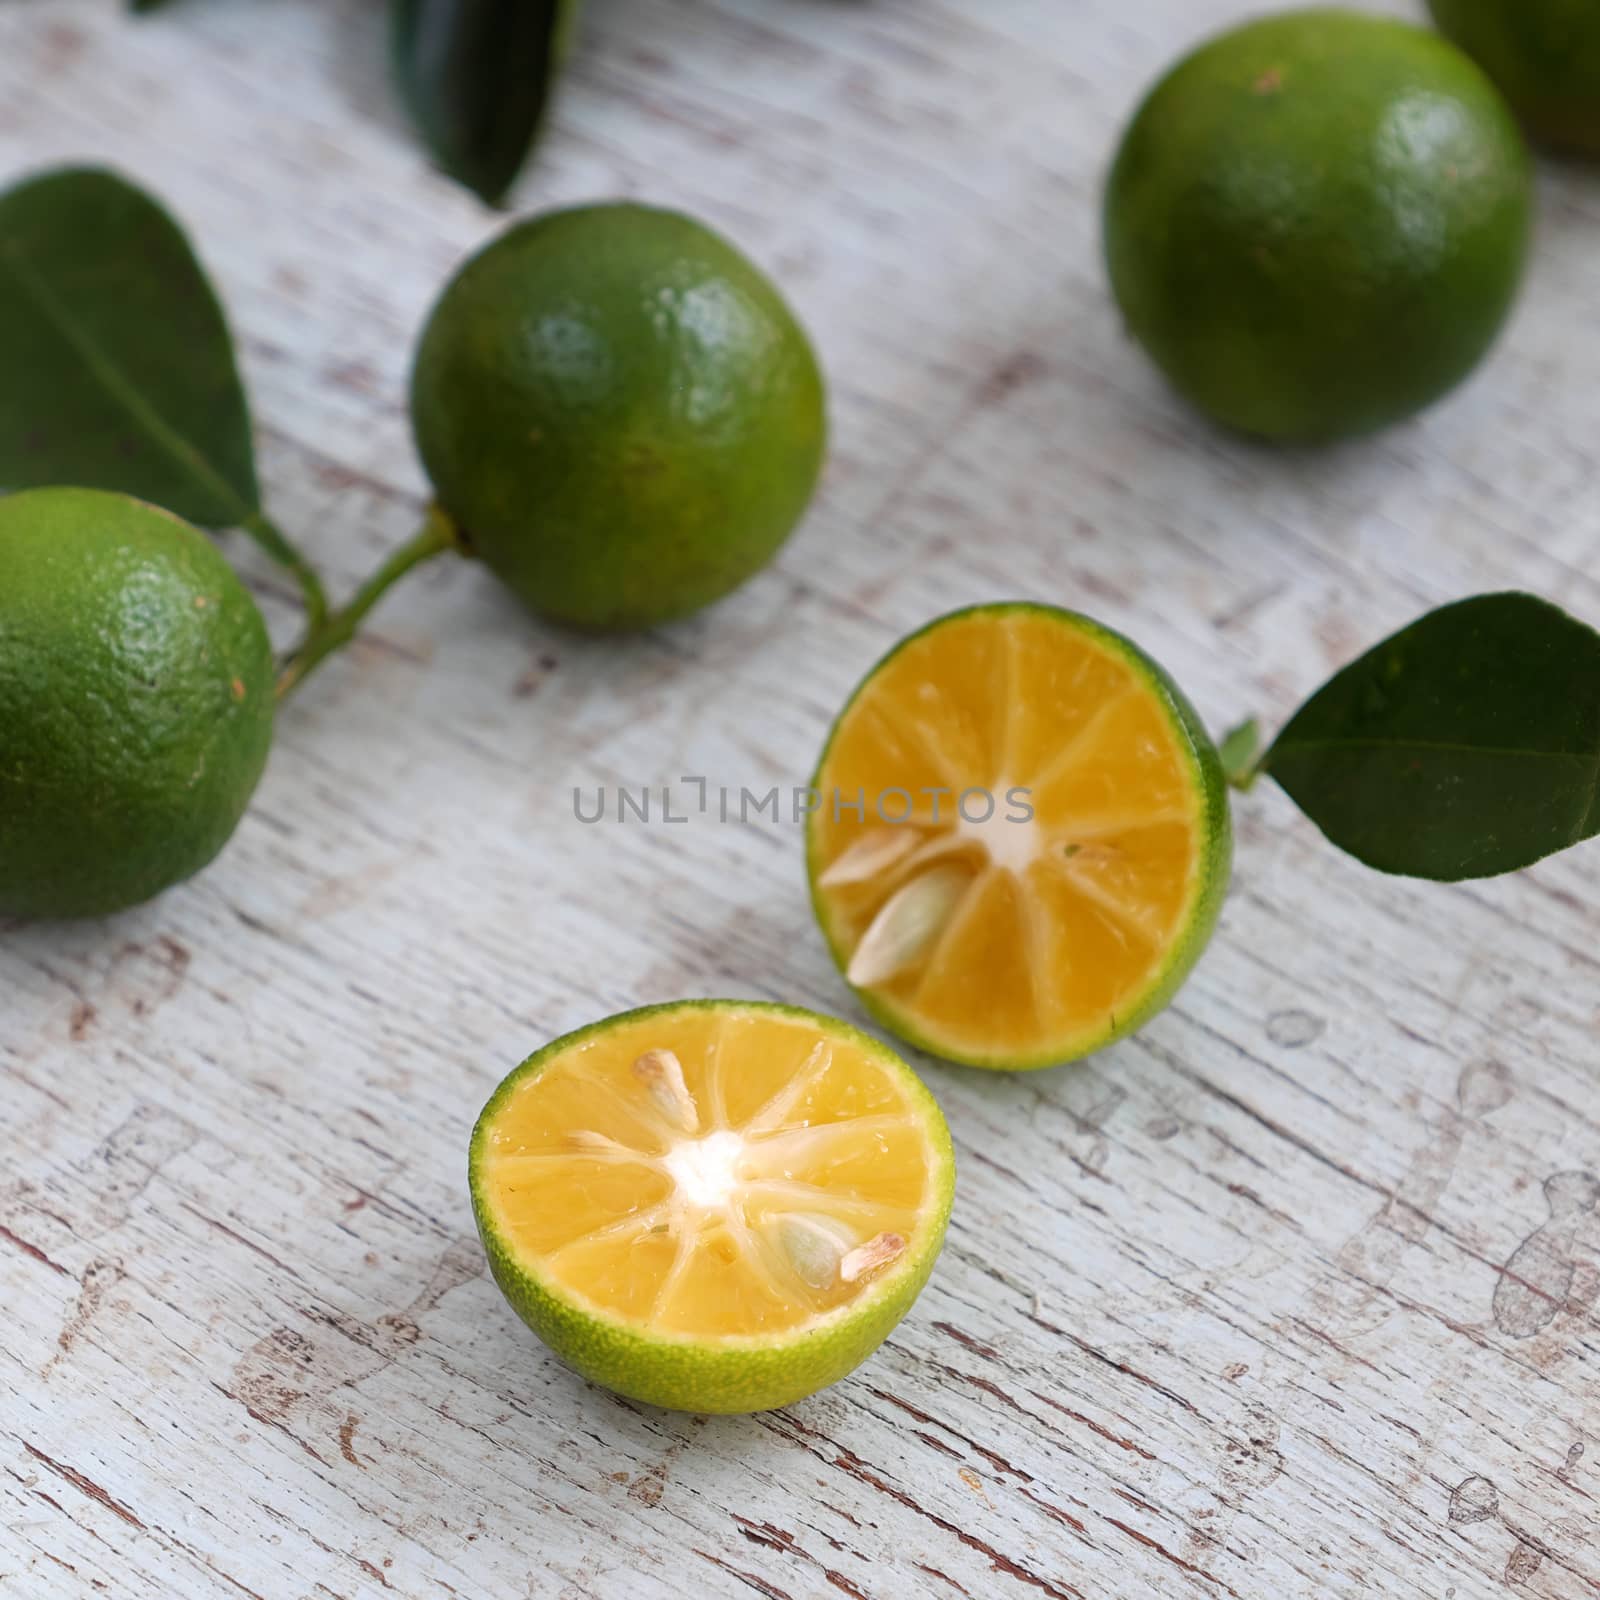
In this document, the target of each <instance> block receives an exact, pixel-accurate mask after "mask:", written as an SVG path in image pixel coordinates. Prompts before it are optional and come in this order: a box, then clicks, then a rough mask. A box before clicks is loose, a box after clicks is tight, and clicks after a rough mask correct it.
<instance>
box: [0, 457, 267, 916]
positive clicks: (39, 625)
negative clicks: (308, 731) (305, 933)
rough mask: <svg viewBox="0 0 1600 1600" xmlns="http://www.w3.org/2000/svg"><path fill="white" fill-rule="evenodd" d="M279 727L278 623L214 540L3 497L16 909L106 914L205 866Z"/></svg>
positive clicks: (5, 783) (5, 753)
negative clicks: (275, 724) (274, 636)
mask: <svg viewBox="0 0 1600 1600" xmlns="http://www.w3.org/2000/svg"><path fill="white" fill-rule="evenodd" d="M272 721H273V660H272V647H271V645H270V643H269V641H268V638H267V630H266V626H265V624H264V623H263V622H262V620H261V613H260V612H259V611H258V610H257V608H256V604H255V601H254V600H252V599H251V597H250V595H249V593H248V592H247V591H246V590H245V588H244V586H243V584H241V583H240V582H239V579H238V577H237V576H236V575H235V573H234V571H233V569H232V567H230V566H229V565H228V563H227V562H226V561H225V560H224V559H223V558H222V556H221V555H220V554H219V553H218V551H217V549H216V548H215V546H214V545H212V543H211V542H210V541H209V540H208V539H207V538H206V537H205V536H204V535H203V534H201V533H200V532H198V531H197V530H196V529H195V528H193V527H191V526H190V525H189V524H188V523H186V522H184V521H182V520H181V519H179V518H178V517H175V516H173V515H172V514H171V513H170V512H166V511H161V510H158V509H157V508H156V507H154V506H151V505H147V504H145V503H144V502H143V501H139V500H132V499H129V498H128V497H126V496H124V495H119V494H109V493H105V492H103V491H100V490H94V489H34V490H29V491H27V492H26V493H22V494H15V495H11V496H9V497H7V498H5V499H0V916H6V917H19V918H30V919H32V918H56V917H92V916H103V915H107V914H109V913H111V912H114V911H120V910H123V909H125V908H126V907H128V906H133V905H138V904H139V903H141V902H142V901H145V900H148V899H150V898H151V897H152V896H154V895H157V894H159V893H160V892H161V891H162V890H163V889H166V888H169V887H170V886H171V885H173V884H175V883H178V882H180V881H181V880H182V879H184V878H187V877H189V876H190V875H191V874H193V873H195V872H198V871H199V870H200V869H201V868H202V867H204V866H205V865H206V864H207V863H208V862H210V861H211V860H212V859H213V858H214V857H215V856H216V855H217V853H218V852H219V851H220V850H221V849H222V847H223V846H224V845H225V844H226V843H227V842H228V839H229V838H230V837H231V836H232V834H233V830H234V828H235V826H236V825H237V823H238V821H239V818H240V817H241V816H242V815H243V813H244V810H245V807H246V805H247V804H248V803H249V800H250V796H251V795H252V793H253V792H254V790H255V787H256V783H257V780H258V779H259V778H260V776H261V772H262V769H263V767H264V766H265V765H266V760H267V752H268V750H269V748H270V747H271V743H272Z"/></svg>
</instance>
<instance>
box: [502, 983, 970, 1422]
mask: <svg viewBox="0 0 1600 1600" xmlns="http://www.w3.org/2000/svg"><path fill="white" fill-rule="evenodd" d="M952 1175H953V1166H952V1157H951V1153H950V1143H949V1135H948V1133H947V1131H946V1129H945V1126H944V1121H943V1118H942V1117H941V1115H940V1113H939V1110H938V1107H937V1106H936V1105H935V1104H934V1102H933V1100H932V1098H931V1097H930V1096H929V1094H928V1092H927V1090H926V1089H925V1088H923V1086H922V1085H921V1084H920V1082H918V1080H917V1078H916V1077H915V1075H914V1074H913V1073H912V1072H911V1071H910V1070H909V1069H908V1068H907V1067H906V1066H905V1064H904V1063H903V1062H902V1061H900V1060H899V1059H898V1057H896V1056H895V1055H893V1054H892V1053H891V1052H890V1051H889V1050H887V1049H886V1048H885V1047H884V1046H882V1045H881V1044H879V1043H877V1042H876V1041H875V1040H872V1039H869V1038H868V1037H867V1036H866V1035H864V1034H861V1033H858V1032H857V1031H856V1030H855V1029H853V1028H850V1027H847V1026H846V1025H845V1024H843V1023H839V1022H835V1021H833V1020H832V1019H829V1018H824V1017H817V1016H814V1015H812V1014H811V1013H808V1012H803V1011H796V1010H792V1009H790V1008H787V1007H782V1006H769V1005H760V1004H756V1003H747V1002H735V1001H685V1002H681V1003H679V1004H677V1005H670V1006H656V1007H649V1008H647V1009H645V1010H642V1011H636V1012H629V1013H626V1014H624V1015H623V1016H620V1017H614V1018H611V1019H609V1020H608V1021H606V1022H602V1023H597V1024H595V1025H594V1026H593V1027H591V1028H587V1029H584V1030H582V1031H581V1032H579V1033H575V1034H570V1035H568V1036H567V1037H565V1038H563V1039H558V1040H556V1041H555V1043H554V1044H552V1045H549V1046H547V1047H546V1048H545V1049H544V1050H542V1051H540V1052H539V1053H538V1054H537V1055H535V1056H533V1057H532V1058H530V1060H528V1061H527V1062H525V1063H524V1064H523V1065H522V1066H521V1067H519V1068H518V1069H517V1070H516V1071H515V1072H514V1073H512V1075H511V1076H510V1077H509V1078H507V1079H506V1081H505V1082H504V1083H503V1084H502V1085H501V1086H500V1088H499V1090H498V1091H497V1092H496V1093H495V1095H494V1097H493V1098H492V1099H491V1100H490V1102H489V1104H488V1106H487V1107H485V1109H484V1112H483V1115H482V1117H481V1118H480V1119H479V1122H478V1126H477V1129H476V1131H475V1132H474V1135H473V1141H472V1154H471V1179H472V1194H473V1204H474V1208H475V1211H476V1214H477V1218H478V1225H479V1229H480V1231H481V1232H482V1235H483V1239H484V1243H485V1246H486V1248H487V1250H488V1254H489V1259H490V1263H491V1266H492V1267H493V1269H494V1272H495V1276H496V1278H497V1280H498V1281H499V1283H500V1285H501V1287H502V1288H503V1289H504V1290H505V1292H506V1294H507V1296H508V1297H509V1298H510V1300H511V1302H512V1304H513V1305H514V1306H515V1307H516V1309H517V1310H518V1312H519V1313H520V1314H521V1315H522V1316H523V1317H524V1319H525V1320H526V1321H527V1322H528V1323H529V1324H530V1326H532V1327H533V1329H534V1331H535V1332H536V1333H538V1334H539V1335H540V1337H541V1338H543V1339H545V1341H546V1342H547V1343H549V1344H550V1345H551V1346H552V1347H553V1348H554V1349H555V1350H556V1351H557V1352H558V1354H560V1355H562V1356H564V1357H565V1358H566V1359H567V1360H568V1361H570V1362H571V1363H572V1365H574V1366H575V1367H577V1368H578V1370H579V1371H581V1372H583V1373H584V1374H585V1375H587V1376H589V1377H591V1378H594V1379H595V1380H596V1381H597V1382H600V1383H603V1384H605V1385H606V1386H607V1387H609V1388H613V1389H616V1390H618V1391H619V1392H621V1393H624V1394H628V1395H632V1396H634V1397H635V1398H638V1399H641V1400H645V1401H649V1402H651V1403H654V1404H657V1405H665V1406H671V1407H674V1408H677V1409H682V1410H694V1411H745V1410H758V1409H763V1408H765V1407H768V1406H774V1405H783V1404H787V1403H788V1402H789V1401H791V1400H794V1399H798V1398H800V1397H801V1396H803V1395H806V1394H809V1393H811V1392H813V1391H814V1390H815V1389H817V1388H820V1387H822V1386H823V1385H824V1384H826V1383H831V1382H833V1381H834V1380H835V1379H836V1378H839V1377H842V1376H843V1375H844V1374H845V1373H846V1372H848V1371H849V1370H850V1369H851V1368H852V1367H854V1366H856V1365H857V1364H858V1363H859V1362H860V1361H861V1360H863V1359H864V1358H865V1357H866V1356H867V1355H868V1354H870V1353H871V1351H872V1350H873V1349H875V1348H876V1347H877V1345H878V1344H879V1343H880V1342H881V1341H882V1340H883V1338H884V1337H885V1336H886V1335H887V1333H888V1332H889V1330H890V1329H891V1328H892V1327H893V1326H894V1324H895V1322H897V1321H898V1320H899V1318H900V1316H901V1315H902V1314H903V1313H904V1311H905V1309H906V1307H907V1306H908V1305H909V1304H910V1302H911V1300H912V1299H913V1298H914V1297H915V1295H916V1293H917V1291H918V1290H919V1289H920V1288H921V1286H922V1284H923V1283H924V1282H925V1281H926V1279H927V1275H928V1273H929V1271H930V1270H931V1269H932V1265H933V1261H934V1258H935V1256H936V1255H937V1253H938V1248H939V1244H940V1242H941V1240H942V1238H943V1234H944V1226H945V1220H946V1218H947V1216H948V1214H949V1207H950V1197H951V1186H952Z"/></svg>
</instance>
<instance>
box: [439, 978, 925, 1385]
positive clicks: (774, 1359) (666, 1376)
mask: <svg viewBox="0 0 1600 1600" xmlns="http://www.w3.org/2000/svg"><path fill="white" fill-rule="evenodd" d="M685 1010H702V1011H707V1010H712V1011H735V1012H744V1013H757V1014H767V1015H771V1016H777V1017H785V1018H788V1019H791V1020H794V1021H799V1022H802V1023H804V1024H805V1025H807V1026H809V1027H813V1028H815V1029H816V1030H817V1031H818V1032H819V1033H822V1034H825V1035H828V1036H831V1037H834V1038H839V1039H843V1040H846V1041H848V1042H849V1043H851V1044H853V1045H856V1046H857V1047H859V1048H860V1049H861V1050H862V1051H864V1052H865V1053H867V1054H869V1055H870V1056H871V1057H872V1058H873V1059H874V1060H876V1061H877V1062H879V1063H880V1064H882V1065H884V1066H885V1067H887V1068H889V1069H890V1071H891V1072H892V1073H893V1074H894V1076H895V1077H896V1078H897V1079H898V1080H899V1081H900V1082H901V1084H902V1086H903V1088H904V1090H905V1094H906V1099H907V1103H908V1104H909V1105H910V1106H911V1107H912V1108H913V1110H914V1111H915V1112H916V1113H918V1114H919V1120H920V1122H921V1125H922V1127H923V1130H924V1133H925V1135H926V1137H927V1142H928V1152H929V1163H930V1165H929V1171H930V1176H931V1178H932V1181H933V1185H934V1191H935V1193H936V1195H937V1196H938V1199H937V1201H936V1202H935V1205H934V1208H933V1210H932V1211H931V1212H929V1213H926V1214H925V1215H924V1217H923V1218H922V1219H920V1220H919V1223H918V1233H917V1236H916V1237H915V1238H914V1239H913V1240H912V1241H911V1248H909V1249H908V1250H907V1251H906V1253H905V1254H904V1255H903V1256H902V1257H901V1258H900V1259H899V1260H898V1261H896V1262H895V1263H893V1264H892V1265H891V1266H890V1267H888V1268H886V1269H885V1270H884V1271H883V1272H881V1273H880V1274H878V1275H877V1276H876V1277H874V1278H873V1279H872V1280H871V1281H870V1282H869V1283H868V1284H867V1285H866V1287H865V1288H864V1289H863V1290H862V1291H861V1293H860V1294H859V1295H858V1296H857V1297H856V1298H855V1299H854V1300H852V1301H850V1302H849V1303H848V1304H846V1305H843V1306H840V1307H838V1308H837V1309H835V1310H834V1311H831V1312H829V1313H827V1314H826V1315H824V1316H822V1317H820V1318H819V1319H818V1320H817V1321H816V1322H814V1323H812V1324H810V1325H809V1326H808V1327H806V1328H805V1329H804V1330H802V1331H800V1332H798V1333H794V1334H789V1335H783V1336H778V1337H761V1336H754V1335H737V1336H734V1335H728V1336H724V1337H722V1338H718V1339H715V1340H709V1339H703V1338H690V1337H686V1336H680V1335H662V1334H646V1333H644V1332H642V1331H641V1330H640V1329H639V1328H637V1327H635V1326H630V1325H629V1324H627V1323H625V1322H623V1321H622V1320H621V1319H620V1318H617V1317H615V1316H612V1315H610V1314H608V1313H607V1312H605V1311H604V1310H602V1309H601V1308H599V1307H596V1306H592V1305H584V1304H580V1303H577V1297H575V1296H574V1295H573V1294H572V1292H571V1291H570V1290H568V1289H565V1288H563V1287H562V1286H560V1285H558V1284H554V1283H551V1282H549V1281H548V1280H545V1279H543V1278H541V1276H540V1275H539V1273H538V1272H537V1270H536V1269H535V1268H533V1267H532V1266H530V1265H529V1263H527V1262H526V1261H525V1260H522V1259H519V1257H518V1253H517V1252H516V1250H515V1249H513V1248H512V1247H511V1246H510V1245H509V1244H508V1243H507V1241H506V1240H505V1239H504V1238H503V1237H502V1236H501V1232H500V1229H499V1228H498V1227H497V1225H496V1223H495V1219H494V1215H493V1202H492V1199H491V1198H490V1197H489V1195H488V1194H487V1193H486V1184H485V1180H484V1174H483V1162H484V1157H485V1155H486V1152H487V1144H488V1137H489V1132H490V1129H491V1127H492V1125H493V1122H494V1119H495V1115H496V1113H497V1111H498V1110H499V1108H500V1107H501V1106H502V1105H503V1104H504V1103H505V1102H506V1101H507V1099H508V1098H509V1097H510V1095H511V1093H512V1092H513V1090H514V1089H516V1088H517V1087H518V1086H519V1085H520V1084H521V1083H523V1082H524V1081H525V1080H526V1079H527V1078H528V1077H529V1076H533V1075H537V1074H538V1073H540V1072H542V1071H543V1070H544V1069H545V1067H546V1066H547V1065H549V1063H550V1062H551V1061H552V1060H554V1059H555V1058H556V1057H558V1056H561V1055H564V1054H566V1052H567V1051H569V1050H571V1049H572V1048H574V1047H575V1046H577V1045H580V1044H582V1043H583V1041H584V1040H586V1039H589V1038H592V1037H594V1036H595V1035H597V1034H601V1033H604V1032H605V1031H606V1030H607V1029H609V1028H612V1027H614V1026H616V1025H618V1024H621V1023H627V1022H633V1021H636V1020H638V1019H640V1018H643V1017H650V1016H656V1017H662V1018H666V1017H670V1016H671V1015H672V1014H673V1013H675V1012H682V1011H685ZM468 1183H469V1187H470V1189H471V1193H472V1210H473V1216H474V1218H475V1219H476V1221H477V1225H478V1234H479V1237H480V1238H481V1239H482V1241H483V1247H484V1251H485V1253H486V1254H487V1256H488V1258H489V1269H490V1271H491V1272H492V1273H493V1275H494V1280H495V1282H496V1283H497V1284H498V1285H499V1286H500V1290H501V1292H502V1293H503V1294H504V1295H505V1297H506V1299H507V1300H508V1301H510V1303H511V1306H512V1308H513V1309H514V1310H515V1311H516V1313H517V1315H518V1316H520V1317H521V1318H522V1320H523V1321H524V1322H525V1323H527V1325H528V1326H529V1327H530V1328H531V1329H532V1330H533V1331H534V1333H535V1334H537V1335H538V1337H539V1338H540V1339H541V1340H542V1341H543V1342H544V1343H545V1344H546V1345H548V1346H549V1347H550V1349H551V1350H553V1351H554V1352H555V1353H556V1355H558V1356H559V1357H560V1358H561V1359H562V1360H563V1361H565V1362H566V1363H567V1365H568V1366H570V1367H572V1368H573V1369H574V1370H575V1371H577V1372H579V1373H581V1374H582V1375H583V1376H584V1377H585V1378H588V1379H589V1380H590V1381H591V1382H593V1383H598V1384H600V1385H601V1386H602V1387H604V1388H607V1389H610V1390H613V1391H614V1392H616V1393H617V1394H620V1395H625V1396H627V1397H628V1398H629V1399H633V1400H639V1401H642V1402H643V1403H644V1404H646V1405H652V1406H660V1407H663V1408H664V1409H666V1410H669V1411H693V1412H706V1413H740V1412H749V1411H770V1410H773V1409H775V1408H777V1407H780V1406H787V1405H792V1404H793V1403H794V1402H795V1401H797V1400H802V1399H804V1398H805V1397H806V1396H807V1395H811V1394H815V1393H816V1392H817V1391H818V1390H819V1389H823V1388H826V1387H827V1386H828V1385H829V1384H832V1383H837V1382H838V1381H839V1379H841V1378H843V1377H845V1376H846V1375H847V1374H848V1373H850V1372H852V1371H854V1370H855V1368H856V1367H858V1366H859V1365H860V1364H861V1363H862V1362H863V1361H865V1360H866V1359H867V1357H868V1356H870V1355H871V1354H872V1353H873V1351H875V1350H876V1349H877V1348H878V1346H879V1345H881V1344H882V1343H883V1341H884V1340H885V1339H886V1338H887V1337H888V1336H889V1334H890V1332H892V1331H893V1329H894V1327H895V1325H896V1324H897V1323H898V1322H899V1321H900V1319H901V1318H902V1317H903V1316H904V1315H905V1314H906V1312H907V1311H908V1310H909V1309H910V1307H911V1303H912V1302H913V1301H914V1300H915V1299H916V1298H917V1296H918V1295H919V1294H920V1293H921V1292H922V1289H923V1286H924V1285H925V1284H926V1283H927V1281H928V1277H929V1274H930V1273H931V1272H932V1271H933V1267H934V1263H935V1261H936V1260H937V1259H938V1255H939V1250H940V1246H941V1245H942V1243H943V1240H944V1232H945V1225H946V1223H947V1222H948V1221H949V1217H950V1206H951V1202H952V1200H953V1198H954V1195H955V1151H954V1149H953V1147H952V1145H951V1143H950V1132H949V1129H948V1128H947V1127H946V1125H945V1120H944V1114H943V1113H942V1112H941V1111H940V1109H939V1106H938V1102H937V1101H935V1100H934V1098H933V1096H932V1095H931V1094H929V1092H928V1090H927V1088H926V1087H925V1085H924V1084H923V1083H922V1081H921V1079H919V1078H918V1077H917V1075H916V1074H915V1073H914V1072H913V1071H912V1070H911V1068H910V1067H908V1066H907V1065H906V1064H905V1062H904V1061H902V1060H901V1059H900V1057H899V1056H898V1055H896V1054H895V1053H894V1051H892V1050H890V1049H889V1048H888V1046H887V1045H885V1044H884V1043H883V1042H882V1041H881V1040H879V1039H874V1038H873V1037H872V1036H871V1035H870V1034H866V1033H863V1032H862V1031H861V1030H860V1029H859V1028H855V1027H852V1026H851V1025H850V1024H849V1023H847V1022H841V1021H839V1020H838V1019H837V1018H835V1017H828V1016H823V1015H821V1014H820V1013H817V1012H813V1011H806V1010H804V1009H802V1008H800V1007H797V1006H786V1005H776V1004H773V1003H770V1002H767V1001H755V1000H677V1001H668V1002H666V1003H664V1004H661V1005H652V1006H641V1007H639V1008H638V1009H636V1010H633V1011H624V1012H620V1013H619V1014H617V1015H616V1016H611V1017H606V1018H603V1019H602V1020H601V1021H599V1022H593V1023H590V1024H589V1025H588V1026H587V1027H583V1028H578V1029H576V1030H574V1031H573V1032H571V1033H567V1034H564V1035H562V1037H561V1038H559V1039H555V1040H553V1041H552V1042H551V1043H549V1044H547V1045H545V1046H544V1048H543V1049H541V1050H538V1051H535V1052H534V1054H533V1055H531V1056H529V1057H528V1059H527V1060H526V1061H524V1062H523V1063H522V1064H521V1065H520V1066H519V1067H517V1068H515V1069H514V1070H513V1071H512V1072H511V1073H510V1074H509V1075H508V1076H507V1077H506V1078H505V1080H504V1081H503V1082H502V1083H501V1084H500V1086H499V1087H498V1088H497V1089H496V1090H495V1092H494V1093H493V1094H492V1095H491V1096H490V1097H489V1101H488V1103H487V1104H486V1105H485V1106H484V1108H483V1111H482V1113H481V1114H480V1115H479V1117H478V1121H477V1125H476V1126H475V1127H474V1128H473V1131H472V1140H471V1144H470V1147H469V1156H468Z"/></svg>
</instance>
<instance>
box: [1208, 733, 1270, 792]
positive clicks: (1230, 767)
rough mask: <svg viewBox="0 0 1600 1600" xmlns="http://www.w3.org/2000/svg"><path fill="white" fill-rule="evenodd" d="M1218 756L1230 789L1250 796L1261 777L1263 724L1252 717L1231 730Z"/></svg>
mask: <svg viewBox="0 0 1600 1600" xmlns="http://www.w3.org/2000/svg"><path fill="white" fill-rule="evenodd" d="M1217 754H1218V756H1219V757H1220V758H1221V760H1222V773H1223V776H1224V777H1225V778H1226V779H1227V780H1228V787H1229V788H1230V789H1237V790H1238V791H1239V792H1240V794H1248V793H1249V792H1250V789H1251V788H1252V786H1253V785H1254V784H1255V781H1256V779H1257V778H1258V777H1259V776H1260V775H1261V757H1262V752H1261V724H1260V723H1259V722H1257V721H1256V719H1255V718H1254V717H1251V718H1250V719H1249V720H1248V721H1246V722H1241V723H1240V724H1239V726H1238V727H1237V728H1231V729H1230V730H1229V731H1228V732H1227V733H1226V734H1225V735H1223V739H1222V743H1221V744H1220V745H1218V746H1217Z"/></svg>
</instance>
